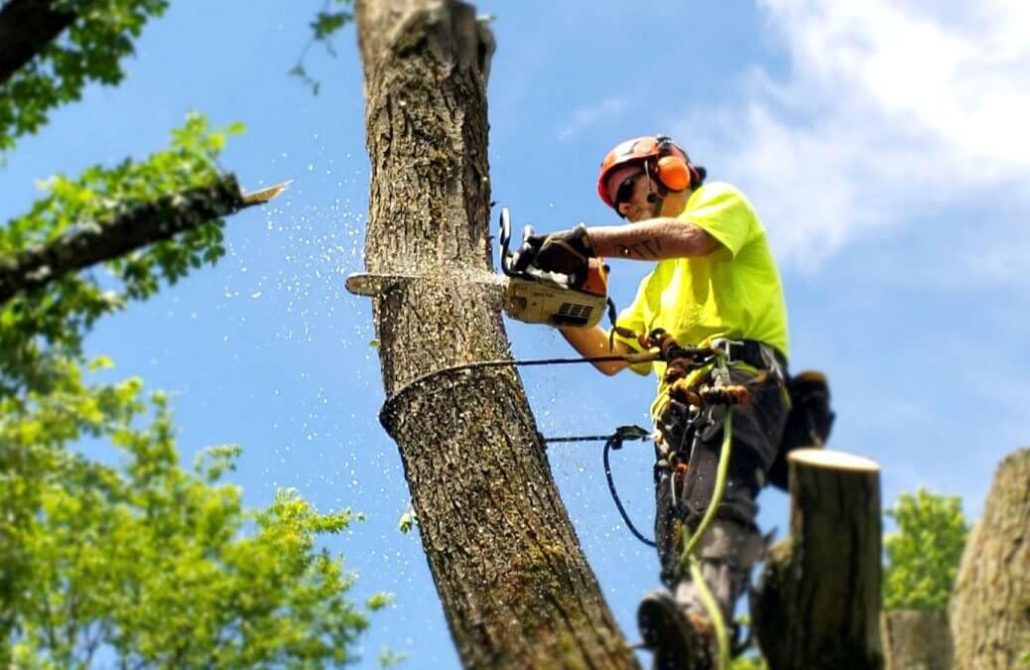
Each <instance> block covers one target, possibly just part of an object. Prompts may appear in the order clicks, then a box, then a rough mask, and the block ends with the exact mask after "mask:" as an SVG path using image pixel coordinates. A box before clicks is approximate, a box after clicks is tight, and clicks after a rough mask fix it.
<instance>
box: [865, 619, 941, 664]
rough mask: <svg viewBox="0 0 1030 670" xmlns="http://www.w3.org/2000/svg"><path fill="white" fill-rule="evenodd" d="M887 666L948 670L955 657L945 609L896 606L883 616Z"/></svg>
mask: <svg viewBox="0 0 1030 670" xmlns="http://www.w3.org/2000/svg"><path fill="white" fill-rule="evenodd" d="M881 623H882V631H881V632H882V634H883V648H884V655H885V657H886V661H887V668H886V670H950V668H951V663H952V659H953V657H954V653H953V649H952V644H951V632H950V631H949V630H948V617H947V615H946V614H945V613H944V612H930V611H919V610H895V611H891V612H884V614H883V619H882V622H881Z"/></svg>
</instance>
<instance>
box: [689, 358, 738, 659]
mask: <svg viewBox="0 0 1030 670" xmlns="http://www.w3.org/2000/svg"><path fill="white" fill-rule="evenodd" d="M718 366H720V367H723V366H725V361H724V359H723V358H722V357H719V362H718ZM724 369H725V368H724ZM732 419H733V413H732V412H731V411H730V407H729V406H727V407H726V418H725V419H724V420H723V423H722V432H723V436H722V451H721V453H720V454H719V466H718V468H717V470H716V475H715V491H714V492H713V493H712V500H711V502H709V503H708V509H707V510H705V515H704V516H703V517H702V518H701V523H700V524H698V526H697V530H696V531H694V533H693V534H692V535H691V536H690V538H689V539H688V540H687V541H686V543H684V545H683V552H682V553H681V554H680V565H681V566H688V567H689V569H690V577H691V579H693V580H694V583H695V584H696V585H697V589H698V592H699V594H700V596H701V602H702V604H703V605H704V606H705V609H706V610H708V616H709V618H711V620H712V626H713V627H714V628H715V639H716V641H717V642H718V643H719V663H718V668H719V670H729V667H730V637H729V633H728V632H727V630H726V622H725V621H723V618H722V608H720V607H719V604H718V603H717V602H716V601H715V597H714V596H712V592H711V591H709V589H708V584H707V583H705V579H704V575H702V574H701V564H700V562H699V561H698V560H697V556H696V555H695V552H696V550H697V546H698V544H699V543H700V542H701V538H702V537H704V534H705V533H706V532H708V527H709V526H711V525H712V519H714V518H715V513H716V511H717V510H718V508H719V504H720V503H721V502H722V496H723V493H724V492H725V490H726V473H727V472H728V471H729V469H730V449H731V445H732V443H733V420H732Z"/></svg>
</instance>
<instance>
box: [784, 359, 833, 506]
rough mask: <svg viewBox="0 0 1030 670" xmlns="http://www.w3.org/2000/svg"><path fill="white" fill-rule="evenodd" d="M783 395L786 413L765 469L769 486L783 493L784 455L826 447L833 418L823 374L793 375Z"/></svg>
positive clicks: (804, 373) (785, 463)
mask: <svg viewBox="0 0 1030 670" xmlns="http://www.w3.org/2000/svg"><path fill="white" fill-rule="evenodd" d="M787 391H788V392H789V393H790V403H791V407H790V412H789V413H788V414H787V425H786V426H785V427H784V429H783V440H782V441H781V442H780V451H779V453H777V455H776V460H775V461H773V464H772V467H771V468H770V469H769V483H770V484H772V485H773V486H775V487H776V488H778V489H782V490H784V491H786V490H787V455H788V454H789V453H790V452H791V451H793V450H795V449H799V448H802V447H821V446H823V445H824V444H826V439H827V438H828V437H829V436H830V429H831V428H832V427H833V418H834V413H833V410H832V409H830V385H829V382H828V381H827V380H826V375H824V374H823V373H821V372H816V371H813V370H806V371H804V372H801V373H798V374H797V375H793V376H791V377H790V379H788V380H787Z"/></svg>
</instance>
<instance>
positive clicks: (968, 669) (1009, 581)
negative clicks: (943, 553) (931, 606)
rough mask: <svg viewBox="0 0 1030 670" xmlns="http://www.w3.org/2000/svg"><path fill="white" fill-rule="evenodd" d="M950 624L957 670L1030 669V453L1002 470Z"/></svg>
mask: <svg viewBox="0 0 1030 670" xmlns="http://www.w3.org/2000/svg"><path fill="white" fill-rule="evenodd" d="M948 618H949V619H950V621H951V633H952V638H953V639H954V640H955V668H956V670H1022V669H1024V668H1030V448H1024V449H1020V450H1019V451H1016V452H1015V453H1012V454H1010V455H1009V456H1008V457H1007V458H1006V459H1005V460H1004V461H1002V463H1001V465H1000V466H998V471H997V472H996V473H995V475H994V483H993V484H992V485H991V490H990V492H989V493H988V495H987V501H986V503H984V511H983V517H982V518H981V519H980V521H979V522H978V523H977V524H976V526H975V527H974V528H973V532H972V533H971V534H970V536H969V541H968V542H967V543H966V550H965V552H964V553H963V555H962V565H961V566H960V567H959V572H958V578H957V579H956V580H955V591H954V592H953V593H952V596H951V611H950V612H949V617H948Z"/></svg>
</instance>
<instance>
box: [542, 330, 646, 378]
mask: <svg viewBox="0 0 1030 670" xmlns="http://www.w3.org/2000/svg"><path fill="white" fill-rule="evenodd" d="M558 330H559V331H561V334H562V335H563V336H564V337H565V339H566V340H567V341H568V343H569V344H571V345H572V348H573V349H575V350H576V351H578V352H579V354H580V356H583V357H584V358H591V357H594V356H626V355H629V354H633V353H636V352H634V351H633V350H632V349H630V348H629V347H628V346H626V345H625V344H623V343H622V342H618V341H616V342H615V348H614V349H613V350H610V351H609V349H608V333H607V331H605V330H604V329H603V328H601V327H600V326H594V327H593V328H571V327H565V328H559V329H558ZM593 366H594V367H595V368H597V369H598V370H600V371H601V372H603V373H604V374H606V375H608V376H609V377H611V376H612V375H614V374H617V373H619V372H621V371H622V370H623V369H625V368H626V367H628V366H629V363H628V362H626V361H603V362H597V363H594V364H593Z"/></svg>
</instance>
